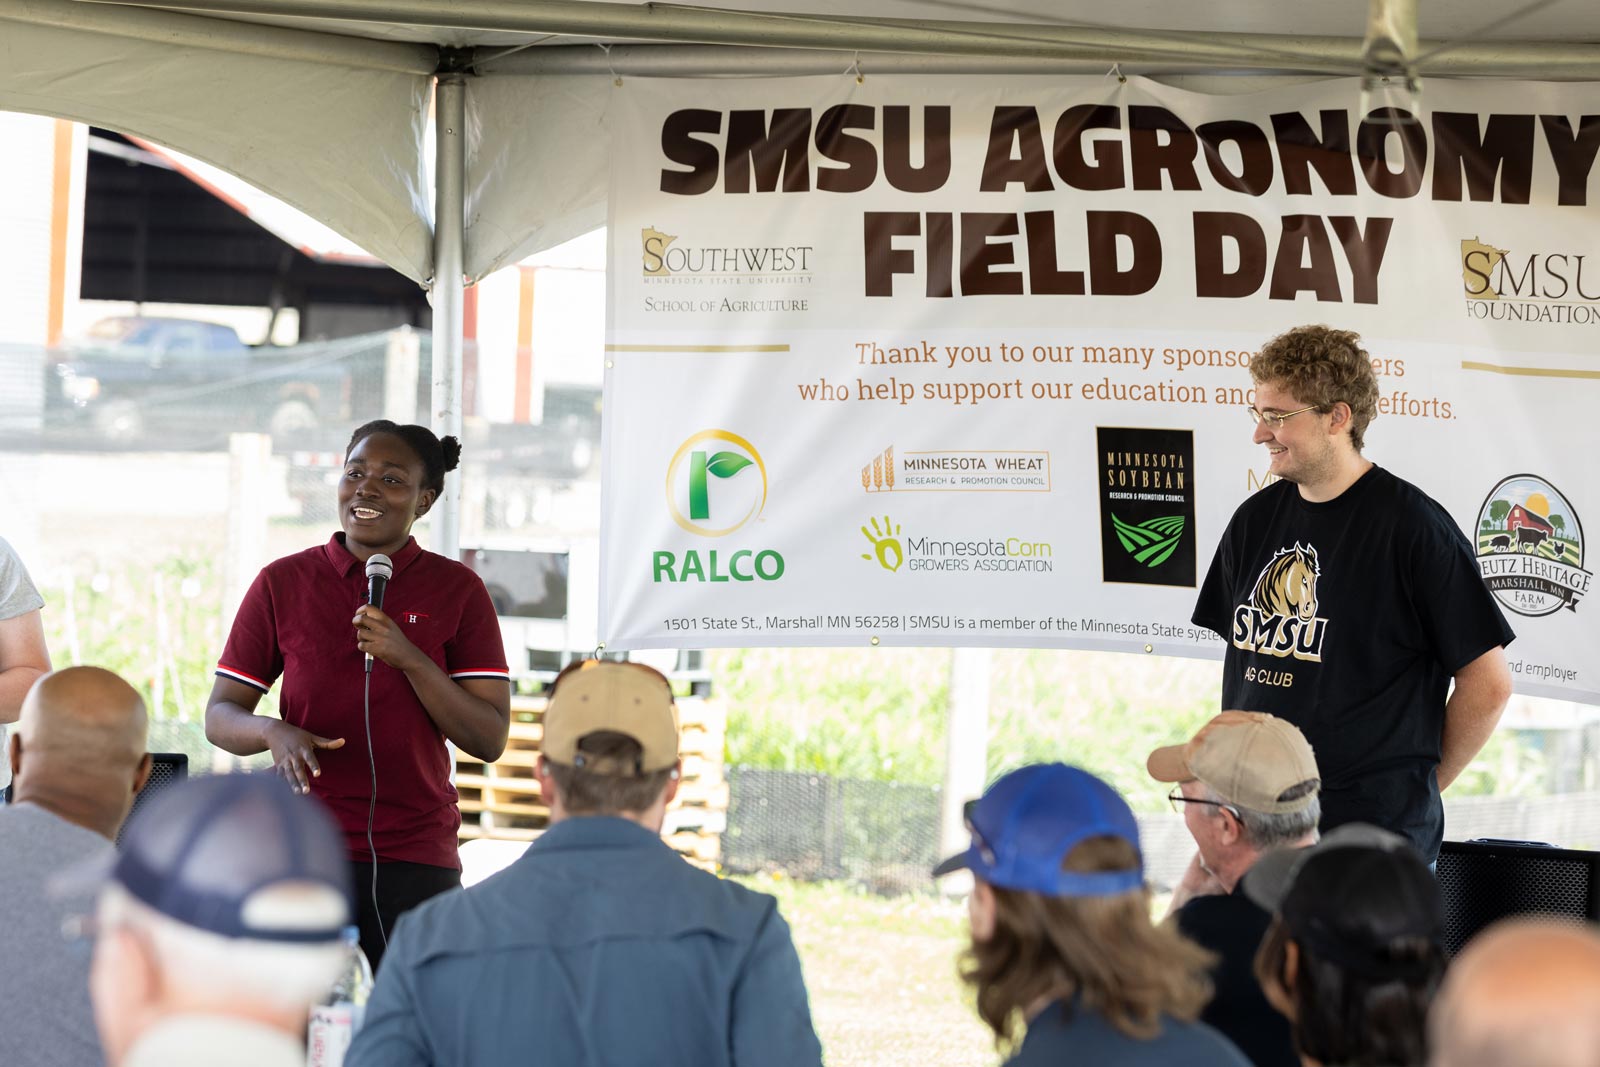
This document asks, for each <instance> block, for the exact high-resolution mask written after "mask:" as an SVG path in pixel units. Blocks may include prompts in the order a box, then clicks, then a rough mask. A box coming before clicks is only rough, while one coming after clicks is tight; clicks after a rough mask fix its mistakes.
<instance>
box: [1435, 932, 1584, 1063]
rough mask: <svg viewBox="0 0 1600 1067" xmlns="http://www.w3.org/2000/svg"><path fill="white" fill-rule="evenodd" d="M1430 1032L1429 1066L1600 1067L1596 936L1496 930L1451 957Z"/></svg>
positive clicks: (1574, 933)
mask: <svg viewBox="0 0 1600 1067" xmlns="http://www.w3.org/2000/svg"><path fill="white" fill-rule="evenodd" d="M1429 1029H1430V1030H1431V1031H1432V1035H1431V1036H1432V1041H1431V1042H1430V1047H1431V1048H1432V1049H1433V1058H1432V1067H1600V932H1596V931H1595V930H1594V929H1593V928H1591V927H1587V926H1578V925H1576V924H1573V923H1563V922H1559V921H1557V920H1554V919H1544V918H1528V919H1510V920H1506V921H1504V922H1501V923H1497V924H1495V925H1494V926H1492V927H1490V928H1489V929H1488V930H1487V931H1485V932H1484V933H1482V934H1480V935H1479V936H1478V937H1477V938H1476V939H1475V940H1474V941H1473V942H1472V943H1471V944H1470V945H1468V946H1467V948H1466V949H1465V951H1463V952H1462V953H1461V955H1460V956H1458V957H1457V958H1456V961H1455V963H1454V964H1453V965H1452V966H1451V968H1450V971H1449V974H1448V975H1447V977H1446V978H1445V982H1444V987H1443V988H1442V989H1441V990H1440V993H1439V998H1438V999H1437V1000H1436V1001H1435V1002H1434V1006H1433V1012H1432V1015H1431V1017H1430V1019H1429Z"/></svg>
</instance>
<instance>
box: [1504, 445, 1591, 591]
mask: <svg viewBox="0 0 1600 1067" xmlns="http://www.w3.org/2000/svg"><path fill="white" fill-rule="evenodd" d="M1474 544H1475V545H1476V546H1477V554H1478V570H1479V571H1480V572H1481V573H1482V574H1483V581H1484V584H1485V585H1487V586H1488V587H1489V591H1490V592H1492V593H1493V594H1494V596H1495V599H1496V600H1498V601H1500V603H1502V604H1504V605H1505V606H1506V607H1508V608H1510V609H1511V610H1512V611H1514V612H1516V613H1517V614H1518V615H1528V616H1539V615H1552V614H1554V613H1555V612H1557V611H1560V610H1561V609H1562V608H1566V609H1567V610H1568V611H1577V610H1578V600H1579V599H1580V598H1581V597H1582V596H1583V595H1584V594H1585V593H1587V592H1588V591H1589V580H1590V579H1591V578H1592V577H1593V575H1592V574H1591V573H1590V572H1589V571H1586V570H1584V569H1583V524H1582V523H1581V522H1579V521H1578V512H1577V510H1576V509H1575V508H1574V507H1573V506H1572V502H1571V501H1569V500H1568V499H1567V498H1566V497H1565V496H1563V495H1562V494H1561V493H1560V492H1559V491H1558V490H1557V489H1556V487H1555V486H1553V485H1551V484H1550V483H1549V482H1547V481H1545V480H1544V479H1543V478H1540V477H1537V476H1536V475H1532V474H1514V475H1512V476H1511V477H1509V478H1506V479H1504V480H1502V481H1501V482H1500V484H1499V485H1496V486H1495V487H1494V488H1493V489H1491V490H1490V491H1489V495H1488V497H1486V498H1485V499H1484V502H1483V507H1482V508H1480V509H1479V510H1478V528H1477V531H1476V536H1475V538H1474Z"/></svg>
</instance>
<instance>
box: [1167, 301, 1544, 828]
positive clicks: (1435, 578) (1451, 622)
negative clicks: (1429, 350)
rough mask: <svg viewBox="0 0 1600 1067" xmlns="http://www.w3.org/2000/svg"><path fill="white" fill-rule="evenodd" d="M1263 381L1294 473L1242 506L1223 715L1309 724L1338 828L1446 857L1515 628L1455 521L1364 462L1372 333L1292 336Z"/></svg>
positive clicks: (1279, 442)
mask: <svg viewBox="0 0 1600 1067" xmlns="http://www.w3.org/2000/svg"><path fill="white" fill-rule="evenodd" d="M1250 375H1251V377H1252V378H1253V379H1255V403H1254V404H1252V405H1251V407H1250V414H1251V416H1252V417H1253V418H1254V419H1255V423H1256V431H1255V436H1254V438H1253V440H1254V441H1255V443H1256V444H1258V445H1262V446H1264V447H1265V448H1266V450H1267V455H1268V457H1269V462H1270V465H1271V466H1270V471H1271V473H1272V474H1273V475H1276V476H1277V480H1276V481H1274V483H1273V484H1271V485H1269V486H1267V487H1266V488H1264V489H1262V490H1261V491H1260V492H1258V493H1256V494H1254V495H1253V496H1251V497H1250V498H1249V499H1247V500H1246V501H1245V502H1244V503H1243V504H1241V505H1240V506H1239V509H1238V510H1237V511H1236V512H1234V515H1233V518H1232V520H1231V521H1230V522H1229V523H1228V528H1227V530H1226V531H1224V533H1223V535H1222V540H1221V542H1220V543H1219V544H1218V546H1217V552H1216V556H1215V557H1214V558H1213V559H1212V561H1211V570H1210V572H1209V573H1208V574H1207V575H1206V580H1205V583H1204V584H1203V585H1202V586H1201V589H1200V597H1199V601H1198V603H1197V604H1196V605H1195V610H1194V622H1195V623H1196V624H1197V625H1200V626H1204V627H1206V628H1207V629H1209V630H1213V631H1215V632H1216V633H1217V634H1218V635H1219V636H1221V637H1222V639H1223V641H1224V642H1226V654H1225V658H1224V661H1223V679H1222V707H1224V708H1244V709H1248V710H1250V711H1264V712H1270V713H1271V714H1273V715H1277V716H1279V717H1281V718H1284V719H1287V720H1288V721H1290V722H1292V723H1294V724H1295V725H1296V726H1298V727H1299V728H1300V729H1301V731H1303V732H1304V734H1305V736H1306V738H1307V740H1309V741H1310V742H1311V746H1312V748H1313V749H1315V751H1316V754H1317V764H1318V766H1319V767H1320V768H1321V770H1322V811H1323V818H1322V828H1323V830H1328V829H1331V828H1333V827H1334V826H1338V825H1341V824H1343V823H1348V822H1370V823H1375V824H1377V825H1379V826H1383V827H1385V828H1387V829H1390V830H1393V831H1395V832H1396V833H1401V834H1404V835H1405V836H1407V837H1408V838H1410V839H1411V841H1412V842H1413V843H1414V844H1415V845H1416V846H1417V848H1418V849H1419V850H1421V852H1422V853H1423V855H1424V856H1426V857H1428V858H1429V859H1430V860H1432V859H1433V858H1434V857H1436V856H1437V855H1438V852H1439V842H1440V841H1441V840H1442V838H1443V836H1444V808H1443V805H1442V804H1441V802H1440V799H1439V791H1440V790H1441V789H1443V788H1445V787H1447V786H1449V784H1450V783H1451V782H1452V781H1454V780H1455V778H1456V777H1457V776H1458V775H1459V774H1460V773H1461V772H1462V770H1463V769H1465V768H1466V766H1467V764H1468V763H1469V762H1470V761H1471V760H1472V757H1473V756H1474V755H1476V754H1477V752H1478V750H1479V749H1480V748H1482V747H1483V745H1484V743H1485V742H1486V741H1487V740H1488V739H1489V735H1490V734H1491V733H1493V732H1494V727H1495V724H1496V723H1497V722H1498V721H1499V718H1500V713H1501V711H1502V710H1503V709H1504V708H1505V704H1506V701H1507V699H1508V698H1509V697H1510V695H1511V673H1510V670H1509V668H1508V667H1507V666H1506V660H1505V653H1504V646H1505V645H1507V644H1509V643H1510V641H1511V640H1512V638H1513V636H1514V635H1513V634H1512V632H1511V628H1510V627H1509V626H1508V625H1507V624H1506V621H1505V617H1504V616H1503V615H1502V614H1501V613H1500V609H1499V607H1498V606H1497V605H1496V604H1495V602H1494V599H1493V597H1492V596H1491V594H1490V593H1489V591H1488V589H1487V588H1485V586H1484V584H1483V579H1482V577H1481V575H1480V574H1479V572H1478V567H1477V562H1476V560H1475V558H1474V555H1473V552H1472V549H1471V547H1470V546H1469V544H1468V543H1467V539H1466V537H1465V536H1464V535H1463V534H1462V533H1461V530H1460V528H1459V527H1457V525H1456V524H1455V521H1454V520H1453V519H1451V517H1450V515H1449V513H1448V512H1446V511H1445V509H1444V508H1443V507H1441V506H1440V505H1439V504H1438V503H1437V502H1436V501H1434V500H1433V499H1432V498H1431V497H1429V496H1428V495H1427V494H1426V493H1424V492H1423V491H1422V490H1420V489H1418V488H1417V487H1416V486H1414V485H1412V484H1411V483H1409V482H1406V481H1404V480H1402V479H1400V478H1397V477H1395V476H1394V475H1393V474H1391V473H1389V472H1388V471H1386V470H1384V469H1383V468H1382V467H1379V466H1377V465H1376V464H1374V463H1372V462H1371V461H1370V460H1368V459H1367V458H1366V457H1365V456H1363V455H1362V454H1361V449H1362V445H1363V443H1364V435H1365V433H1366V429H1367V426H1368V424H1369V423H1370V422H1371V421H1372V419H1373V417H1374V416H1375V415H1376V414H1377V409H1378V383H1377V378H1376V376H1375V375H1374V373H1373V369H1372V363H1371V360H1370V358H1369V357H1368V355H1367V353H1366V352H1365V351H1364V350H1363V349H1362V348H1361V339H1360V338H1359V337H1358V336H1357V335H1356V334H1354V333H1351V332H1349V331H1346V330H1334V329H1330V328H1329V327H1326V326H1302V327H1299V328H1297V329H1293V330H1290V331H1289V332H1288V333H1285V334H1283V335H1282V336H1280V337H1276V338H1273V339H1272V340H1271V341H1269V342H1268V343H1267V344H1266V345H1265V346H1263V348H1262V349H1261V351H1260V352H1259V353H1258V354H1257V355H1256V356H1255V358H1253V359H1252V360H1251V363H1250ZM1452 680H1453V681H1454V689H1453V691H1452V689H1451V682H1452Z"/></svg>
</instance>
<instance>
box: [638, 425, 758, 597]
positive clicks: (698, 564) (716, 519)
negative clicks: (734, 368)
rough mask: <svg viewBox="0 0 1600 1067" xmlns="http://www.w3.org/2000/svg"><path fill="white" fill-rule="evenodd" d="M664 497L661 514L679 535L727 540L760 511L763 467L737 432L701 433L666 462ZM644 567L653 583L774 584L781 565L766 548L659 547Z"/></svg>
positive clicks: (756, 454)
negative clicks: (670, 518) (649, 573)
mask: <svg viewBox="0 0 1600 1067" xmlns="http://www.w3.org/2000/svg"><path fill="white" fill-rule="evenodd" d="M666 495H667V511H668V513H669V514H670V515H671V516H672V521H673V522H675V523H676V524H677V525H678V527H679V528H680V529H682V530H683V531H684V532H686V533H690V534H693V535H695V536H696V537H727V536H728V535H730V534H733V533H735V532H737V531H738V530H739V529H741V528H742V527H744V526H745V525H746V524H748V523H750V522H752V521H756V520H759V519H760V517H761V513H762V511H764V510H765V509H766V506H767V464H766V461H765V460H764V459H763V458H762V456H761V453H760V452H759V451H757V450H756V447H755V445H753V444H751V443H750V441H748V440H747V439H746V438H744V437H742V436H740V435H739V434H736V433H734V432H732V431H731V430H723V429H709V430H701V431H699V432H698V433H694V434H691V435H690V436H689V437H688V438H687V439H686V440H685V441H684V442H683V443H682V444H680V445H679V446H678V448H677V450H676V451H675V452H673V454H672V458H671V460H669V461H668V463H667V479H666ZM724 543H725V544H726V542H724ZM650 569H651V575H652V577H653V579H654V580H655V581H656V582H728V581H733V582H753V581H763V582H775V581H777V580H778V579H779V578H782V577H783V570H784V562H783V556H782V555H780V554H779V553H778V552H777V551H776V550H775V549H771V548H740V547H738V546H737V545H729V546H728V547H726V548H724V549H723V550H721V552H720V553H719V551H718V550H717V549H714V548H713V549H706V550H701V549H698V548H689V549H681V550H678V549H667V548H662V549H657V550H656V551H654V552H652V553H651V557H650Z"/></svg>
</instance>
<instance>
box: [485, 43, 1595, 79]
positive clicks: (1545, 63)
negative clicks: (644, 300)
mask: <svg viewBox="0 0 1600 1067" xmlns="http://www.w3.org/2000/svg"><path fill="white" fill-rule="evenodd" d="M1350 43H1351V45H1352V48H1351V49H1350V50H1349V55H1348V58H1346V59H1342V60H1340V61H1339V62H1338V64H1337V67H1338V71H1339V72H1340V73H1345V74H1350V75H1356V74H1360V73H1361V72H1362V63H1361V59H1360V56H1359V49H1358V48H1357V47H1355V46H1356V45H1357V44H1358V43H1357V42H1354V41H1352V42H1350ZM1464 47H1465V46H1463V48H1464ZM852 60H853V61H854V62H855V63H857V64H858V65H859V66H860V69H861V70H862V71H864V72H865V73H867V74H1104V73H1105V72H1106V70H1107V68H1108V67H1109V66H1110V64H1111V62H1112V60H1116V62H1117V65H1118V67H1119V69H1120V70H1121V72H1122V73H1123V74H1128V75H1133V74H1146V75H1178V74H1208V73H1210V74H1239V75H1250V76H1254V77H1260V76H1261V74H1262V73H1263V72H1265V73H1284V72H1279V71H1274V70H1271V69H1270V65H1269V66H1268V67H1263V68H1257V69H1249V70H1247V69H1245V68H1244V67H1243V66H1242V65H1241V64H1239V63H1238V62H1237V61H1236V60H1229V61H1228V62H1225V63H1222V64H1220V65H1219V63H1218V61H1217V60H1216V58H1215V57H1213V58H1210V59H1208V58H1207V57H1206V56H1205V55H1203V54H1202V53H1200V52H1198V51H1197V52H1196V53H1194V55H1193V56H1192V57H1190V58H1185V59H1172V58H1159V59H1156V58H1150V57H1144V58H1139V57H1137V56H1136V55H1135V54H1134V53H1131V52H1121V53H1114V54H1104V53H1103V54H1100V55H1097V56H1095V57H1094V58H1091V59H1077V58H1051V57H1045V56H996V55H981V56H957V55H913V54H906V53H895V52H868V51H862V52H861V53H860V54H859V55H855V54H853V53H852V55H851V56H850V57H849V59H848V60H847V59H843V58H842V57H841V53H839V52H837V51H830V50H826V49H820V48H741V47H735V46H728V45H688V44H681V45H674V44H617V45H612V46H611V50H610V51H609V52H601V51H600V49H598V48H595V47H594V46H593V45H542V46H540V47H538V48H525V49H522V50H520V51H517V52H513V53H509V54H506V55H504V56H500V57H495V58H490V59H487V60H479V61H478V62H477V63H476V64H475V69H476V70H477V72H478V73H479V74H483V75H496V74H501V75H503V74H525V75H560V74H574V75H584V74H610V75H613V76H615V75H632V76H634V77H669V78H670V77H713V76H719V75H735V76H736V75H750V76H755V77H782V76H798V75H807V74H837V73H839V72H840V71H841V70H843V69H845V67H848V66H849V62H850V61H852ZM841 62H843V63H844V66H841ZM1421 69H1423V70H1424V71H1426V72H1427V73H1430V74H1433V75H1436V76H1442V77H1455V76H1459V77H1468V76H1474V77H1505V78H1536V79H1538V80H1540V81H1562V80H1582V81H1588V80H1593V79H1594V78H1596V77H1600V47H1596V46H1595V45H1587V44H1570V45H1569V44H1546V43H1541V42H1519V43H1516V44H1512V45H1503V46H1496V48H1495V49H1494V52H1493V54H1492V55H1491V54H1489V53H1487V52H1481V53H1473V52H1465V51H1458V50H1455V49H1452V50H1451V51H1449V52H1446V53H1443V54H1441V55H1439V56H1437V57H1435V58H1433V59H1431V60H1429V61H1428V62H1427V63H1426V64H1424V65H1423V67H1422V68H1421ZM1302 73H1303V72H1302ZM1323 73H1326V71H1323Z"/></svg>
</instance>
